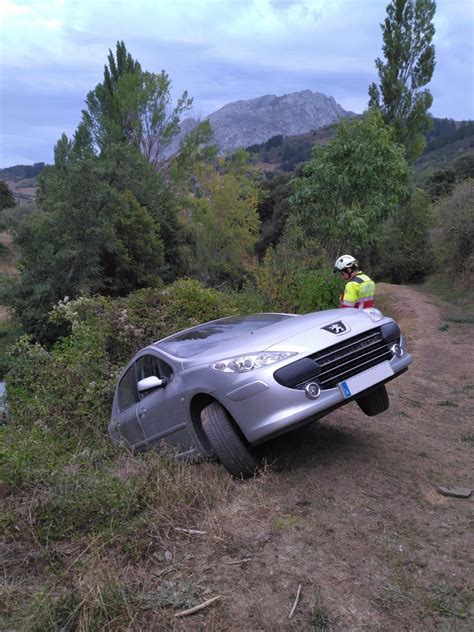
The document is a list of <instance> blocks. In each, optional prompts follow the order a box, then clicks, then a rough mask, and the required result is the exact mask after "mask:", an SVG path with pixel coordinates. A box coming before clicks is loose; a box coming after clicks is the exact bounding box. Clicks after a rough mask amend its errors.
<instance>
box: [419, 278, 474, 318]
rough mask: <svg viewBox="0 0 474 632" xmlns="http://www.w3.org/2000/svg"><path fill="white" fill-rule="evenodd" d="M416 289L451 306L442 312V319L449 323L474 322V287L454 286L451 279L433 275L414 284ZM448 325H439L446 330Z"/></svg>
mask: <svg viewBox="0 0 474 632" xmlns="http://www.w3.org/2000/svg"><path fill="white" fill-rule="evenodd" d="M416 289H417V290H419V291H420V292H423V293H425V294H431V295H434V296H437V297H438V298H440V299H442V300H443V301H446V302H447V303H449V305H450V306H451V308H450V309H449V310H448V313H446V314H444V320H447V321H449V322H451V323H460V324H471V323H474V289H473V288H472V286H471V287H469V288H459V287H456V286H455V285H454V284H453V283H452V281H451V280H449V279H447V278H444V277H442V276H441V275H434V276H432V277H430V278H429V279H427V280H426V281H425V282H424V283H421V284H420V285H417V286H416ZM448 329H449V325H447V324H445V325H442V326H441V327H440V330H441V331H447V330H448Z"/></svg>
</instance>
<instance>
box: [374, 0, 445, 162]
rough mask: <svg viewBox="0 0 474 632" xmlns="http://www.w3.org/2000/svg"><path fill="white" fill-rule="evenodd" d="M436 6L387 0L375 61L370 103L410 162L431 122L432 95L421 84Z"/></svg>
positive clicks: (430, 66) (431, 59)
mask: <svg viewBox="0 0 474 632" xmlns="http://www.w3.org/2000/svg"><path fill="white" fill-rule="evenodd" d="M435 10H436V3H435V2H434V0H391V2H390V4H389V5H387V17H386V18H385V22H384V24H383V25H381V28H382V31H383V48H382V50H383V53H384V56H385V60H386V61H385V62H383V61H382V60H381V59H380V58H377V59H376V61H375V65H376V67H377V71H378V75H379V80H380V85H379V86H377V85H376V84H375V83H372V84H371V85H370V87H369V96H370V100H369V107H375V108H377V109H379V110H380V111H381V112H382V115H383V118H384V121H385V123H387V124H390V125H392V126H393V128H394V130H395V140H396V141H397V142H399V143H401V144H403V145H404V147H405V151H406V157H407V160H408V161H409V162H414V161H415V160H416V159H417V158H418V157H419V156H420V155H421V153H422V151H423V148H424V146H425V143H426V141H425V135H426V133H427V132H428V131H429V129H430V126H431V119H430V117H429V115H428V110H429V108H430V107H431V103H432V101H433V98H432V96H431V94H430V92H429V90H422V88H423V86H426V85H427V84H428V83H429V82H430V80H431V77H432V76H433V71H434V67H435V49H434V46H433V44H432V40H433V35H434V33H435V28H434V25H433V22H432V20H433V16H434V14H435Z"/></svg>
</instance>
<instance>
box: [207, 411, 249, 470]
mask: <svg viewBox="0 0 474 632" xmlns="http://www.w3.org/2000/svg"><path fill="white" fill-rule="evenodd" d="M201 423H202V429H203V431H204V433H205V435H206V437H207V439H208V440H209V443H210V444H211V446H212V449H213V450H214V452H215V453H216V456H217V458H218V459H219V461H220V462H221V463H222V465H223V466H224V467H225V468H226V469H227V470H228V471H229V472H230V473H231V474H232V475H233V476H236V477H239V478H248V477H249V476H252V475H253V474H254V473H255V471H256V470H257V468H258V461H257V459H256V458H255V457H254V455H253V453H252V452H251V450H250V449H249V447H247V446H246V445H245V440H244V438H243V437H242V436H241V433H240V431H239V429H238V428H237V427H236V426H235V424H234V422H233V420H232V418H231V417H230V415H229V414H228V413H227V411H226V410H225V408H223V406H221V405H220V404H219V403H218V402H212V403H211V404H209V405H208V406H206V407H205V408H204V409H203V410H202V411H201Z"/></svg>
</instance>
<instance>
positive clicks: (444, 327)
mask: <svg viewBox="0 0 474 632" xmlns="http://www.w3.org/2000/svg"><path fill="white" fill-rule="evenodd" d="M448 329H449V325H448V324H444V325H441V327H438V331H448Z"/></svg>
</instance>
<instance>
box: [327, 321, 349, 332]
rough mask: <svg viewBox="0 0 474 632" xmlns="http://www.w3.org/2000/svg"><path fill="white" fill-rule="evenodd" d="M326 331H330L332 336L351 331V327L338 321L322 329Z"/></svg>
mask: <svg viewBox="0 0 474 632" xmlns="http://www.w3.org/2000/svg"><path fill="white" fill-rule="evenodd" d="M322 329H325V330H326V331H329V332H330V333H331V334H336V335H337V334H344V333H345V332H346V331H349V327H348V326H347V325H346V324H345V323H343V322H342V320H338V321H337V322H336V323H331V324H330V325H326V327H322Z"/></svg>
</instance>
